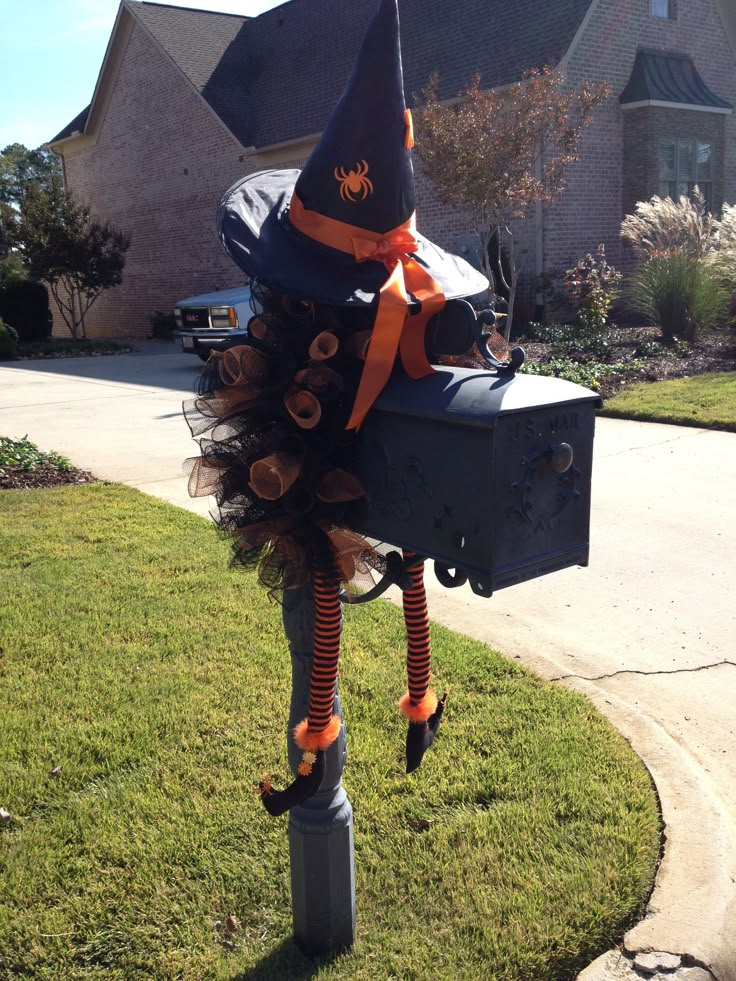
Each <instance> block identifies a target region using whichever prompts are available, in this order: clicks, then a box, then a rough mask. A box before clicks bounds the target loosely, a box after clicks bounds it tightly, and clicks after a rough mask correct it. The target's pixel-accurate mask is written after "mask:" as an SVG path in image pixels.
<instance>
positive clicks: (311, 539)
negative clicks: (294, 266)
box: [184, 284, 385, 595]
mask: <svg viewBox="0 0 736 981" xmlns="http://www.w3.org/2000/svg"><path fill="white" fill-rule="evenodd" d="M251 296H252V300H251V304H252V309H253V317H252V318H251V320H250V322H249V336H248V337H247V338H246V339H245V340H244V341H243V343H241V344H239V345H237V346H236V347H233V348H231V349H229V350H227V351H224V352H213V354H212V355H211V357H210V359H209V360H208V362H207V363H206V365H205V366H204V368H203V370H202V373H201V376H200V378H199V380H198V384H197V389H196V397H195V398H194V399H192V400H190V401H188V402H186V403H185V404H184V415H185V418H186V420H187V423H188V424H189V427H190V429H191V432H192V435H193V436H194V437H196V438H199V446H200V456H199V457H196V458H194V459H191V460H188V461H187V463H186V467H187V469H188V472H189V493H190V494H191V495H192V496H193V497H199V496H207V495H214V498H215V502H216V505H217V507H216V511H215V512H214V513H213V517H214V518H215V521H216V522H217V524H218V526H219V528H220V529H221V530H222V532H223V533H224V534H226V535H227V536H228V537H229V538H230V539H231V540H232V546H233V562H234V563H236V564H238V565H242V566H244V567H246V568H254V567H255V568H257V569H258V574H259V578H260V581H261V583H262V584H263V585H264V586H265V587H266V588H267V589H268V590H269V591H271V593H272V594H273V595H277V594H279V593H280V592H281V591H283V590H284V589H289V588H294V587H297V586H301V585H304V584H305V583H307V582H308V581H309V580H310V577H311V574H312V571H313V570H314V569H315V568H317V567H320V568H323V569H324V568H336V569H337V570H338V575H339V578H340V580H341V582H344V583H351V584H352V587H353V588H354V587H356V586H357V587H358V588H366V587H367V586H369V585H371V584H372V576H373V573H374V572H379V573H380V572H383V571H384V570H385V559H384V557H383V556H382V554H381V553H380V551H379V550H378V549H376V548H375V547H374V546H373V545H371V544H369V543H368V542H367V541H366V540H365V539H363V538H362V537H361V536H359V535H357V534H356V533H355V532H353V531H351V530H350V525H351V516H354V515H355V514H356V511H357V509H359V508H361V507H363V506H364V492H363V489H362V487H361V486H360V484H359V482H358V481H357V479H356V478H355V476H354V475H353V474H351V473H350V461H351V455H352V453H353V452H354V448H355V441H356V439H358V438H359V436H357V435H356V434H355V433H352V432H350V433H348V432H346V431H345V426H346V424H347V421H348V419H349V417H350V412H351V410H352V406H353V402H354V400H355V393H356V391H357V387H358V383H359V380H360V376H361V373H362V369H363V364H364V362H363V360H362V358H361V352H362V350H363V349H364V346H365V345H364V344H361V336H362V334H365V331H366V330H367V329H368V328H370V326H371V324H372V319H373V313H372V311H370V310H369V311H353V310H350V311H347V312H346V311H342V310H339V309H336V308H325V307H316V306H315V305H313V304H311V303H305V302H303V301H300V300H294V299H292V298H290V297H285V296H282V295H279V294H275V293H272V292H270V291H268V290H266V289H263V288H261V287H259V286H258V285H257V284H253V285H252V287H251ZM361 332H362V334H361Z"/></svg>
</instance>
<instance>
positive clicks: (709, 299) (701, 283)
mask: <svg viewBox="0 0 736 981" xmlns="http://www.w3.org/2000/svg"><path fill="white" fill-rule="evenodd" d="M626 295H627V299H628V301H629V305H630V306H631V308H632V309H633V310H634V311H636V312H637V313H639V314H643V315H644V316H645V317H647V318H648V319H649V320H650V321H651V322H652V323H655V324H658V325H659V326H660V328H661V330H662V337H663V339H664V341H665V343H667V344H674V343H675V342H676V341H677V340H685V341H693V340H694V339H695V338H696V336H697V334H698V332H699V331H702V330H707V329H708V328H710V327H713V326H715V325H716V324H717V323H719V322H721V321H723V320H724V319H725V316H726V311H727V309H728V302H729V297H730V293H729V291H728V289H727V286H726V283H725V282H724V277H723V267H722V266H721V265H720V264H718V263H715V262H712V261H707V260H705V259H702V258H700V257H698V256H694V255H689V254H688V253H687V252H685V251H684V250H682V249H670V250H667V251H663V252H656V253H653V254H652V255H651V256H650V257H649V258H648V259H644V260H643V261H642V262H641V264H640V265H639V267H638V268H637V269H636V271H635V272H634V273H633V275H632V276H631V277H630V279H629V281H628V286H627V291H626Z"/></svg>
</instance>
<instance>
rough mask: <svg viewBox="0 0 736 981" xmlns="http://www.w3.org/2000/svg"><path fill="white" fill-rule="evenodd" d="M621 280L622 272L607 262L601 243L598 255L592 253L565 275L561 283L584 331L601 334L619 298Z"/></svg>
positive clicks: (580, 260)
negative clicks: (609, 313)
mask: <svg viewBox="0 0 736 981" xmlns="http://www.w3.org/2000/svg"><path fill="white" fill-rule="evenodd" d="M621 279H622V276H621V273H620V272H617V270H616V269H614V267H613V266H609V264H608V262H607V261H606V251H605V247H604V245H603V243H602V242H601V244H600V245H599V246H598V250H597V251H596V253H595V255H591V253H590V252H589V253H588V254H587V255H584V256H583V257H582V259H579V260H578V262H577V264H576V265H575V266H573V267H572V269H568V270H567V271H566V272H565V275H564V276H563V279H562V283H563V286H564V289H565V292H566V293H567V295H568V296H569V297H570V299H571V300H572V301H573V303H574V305H575V309H576V310H577V315H578V318H579V320H580V323H581V325H582V327H583V329H584V331H586V332H588V331H590V332H593V333H595V332H598V333H600V332H602V331H603V330H604V329H605V328H606V327H607V326H608V311H609V310H610V309H611V306H612V305H613V302H614V301H615V299H616V298H617V297H618V295H619V290H618V286H619V284H620V282H621Z"/></svg>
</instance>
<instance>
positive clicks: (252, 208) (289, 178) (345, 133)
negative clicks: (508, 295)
mask: <svg viewBox="0 0 736 981" xmlns="http://www.w3.org/2000/svg"><path fill="white" fill-rule="evenodd" d="M412 145H413V136H412V126H411V115H410V113H409V112H408V111H407V109H406V102H405V99H404V86H403V76H402V67H401V47H400V40H399V15H398V10H397V5H396V0H380V5H379V8H378V11H377V13H376V15H375V17H374V19H373V21H372V22H371V24H370V26H369V28H368V31H367V34H366V36H365V38H364V41H363V44H362V47H361V49H360V52H359V54H358V58H357V61H356V63H355V66H354V69H353V72H352V74H351V76H350V78H349V80H348V82H347V85H346V87H345V91H344V92H343V94H342V97H341V98H340V101H339V102H338V104H337V106H336V107H335V110H334V112H333V113H332V116H331V118H330V120H329V122H328V124H327V127H326V129H325V131H324V133H323V134H322V137H321V139H320V141H319V143H318V145H317V146H316V147H315V149H314V151H313V152H312V154H311V156H310V157H309V159H308V161H307V163H306V164H305V166H304V169H303V170H302V171H301V172H300V171H298V170H267V171H261V172H259V173H255V174H250V175H249V176H247V177H245V178H243V179H242V180H240V181H238V183H236V184H235V185H234V186H233V187H232V188H230V190H229V191H228V192H227V193H226V195H225V197H224V198H223V200H222V203H221V205H220V208H219V211H218V229H219V232H220V237H221V239H222V242H223V244H224V246H225V249H226V250H227V252H228V253H229V254H230V256H231V257H232V259H233V260H234V261H235V262H236V264H237V265H238V266H240V268H241V269H243V270H244V271H245V272H246V273H248V275H249V276H251V277H252V278H253V279H255V280H257V281H259V282H261V283H263V284H264V285H266V286H268V287H271V288H273V289H276V290H278V291H279V292H283V293H286V294H289V295H291V296H296V297H300V298H303V299H308V300H312V301H315V302H317V303H327V304H331V305H335V306H352V305H353V304H357V305H360V306H366V305H368V306H371V305H374V304H377V303H378V300H379V293H380V291H381V287H382V286H384V284H385V283H386V279H387V274H386V267H387V263H386V262H384V261H383V259H384V254H383V253H381V252H380V251H379V252H378V253H377V254H374V255H369V256H367V257H366V256H365V255H363V256H360V257H358V256H356V253H355V251H354V250H353V249H350V250H349V251H348V249H349V248H350V238H351V230H353V231H354V232H356V233H357V237H358V238H360V237H361V236H360V232H361V231H363V232H366V233H368V235H369V236H370V238H371V240H372V241H376V240H377V239H380V238H381V236H384V235H385V234H386V233H389V232H393V231H396V230H397V229H402V228H405V227H407V226H411V232H412V236H413V238H414V239H415V242H416V249H415V250H413V252H412V255H413V259H414V260H415V262H416V264H417V266H419V267H421V269H423V270H424V271H425V272H426V273H427V274H428V275H429V276H430V277H431V278H432V280H434V282H435V283H436V284H437V286H438V287H439V288H440V290H441V292H442V294H444V297H445V298H446V299H453V298H456V297H464V296H471V295H473V294H476V293H479V292H482V291H483V290H485V289H486V288H487V286H488V283H487V280H486V278H485V277H484V276H483V275H482V274H481V273H479V272H478V271H477V270H475V269H473V268H472V267H471V266H470V265H469V264H468V263H466V262H465V261H464V260H463V259H460V258H459V257H457V256H454V255H451V254H449V253H447V252H445V251H443V250H442V249H440V248H439V247H438V246H436V245H433V244H432V242H430V241H428V240H427V239H425V238H424V237H423V236H421V235H419V234H417V233H416V231H415V229H414V228H413V216H414V208H415V190H414V171H413V167H412V161H411V146H412ZM320 219H324V221H320ZM325 226H326V227H325ZM366 258H367V260H368V261H365V260H366ZM407 294H408V296H407V300H408V306H409V310H410V311H411V312H413V311H414V310H416V309H417V308H418V303H417V296H416V294H415V293H414V292H413V290H412V285H411V283H407Z"/></svg>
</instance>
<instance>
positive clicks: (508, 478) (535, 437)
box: [493, 401, 595, 589]
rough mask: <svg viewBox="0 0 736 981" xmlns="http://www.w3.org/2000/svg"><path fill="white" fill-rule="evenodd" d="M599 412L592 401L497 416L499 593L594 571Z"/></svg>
mask: <svg viewBox="0 0 736 981" xmlns="http://www.w3.org/2000/svg"><path fill="white" fill-rule="evenodd" d="M594 408H595V407H594V404H593V403H592V402H590V401H588V402H581V403H577V404H576V403H566V404H564V405H558V406H551V407H542V408H535V409H533V410H530V411H529V412H515V413H509V414H502V415H500V416H499V418H498V421H497V424H496V440H495V446H494V468H493V471H494V481H493V487H494V495H493V499H494V501H495V502H496V508H495V516H496V525H495V532H494V544H493V558H494V589H501V588H503V587H504V586H510V585H513V584H514V583H517V582H523V581H525V580H527V579H534V578H536V577H537V576H541V575H545V574H546V573H548V572H554V571H556V570H558V569H564V568H567V567H568V566H571V565H587V564H588V549H589V538H590V482H591V470H592V463H593V434H594V427H595V411H594ZM570 453H571V455H572V461H571V462H570V460H569V456H570ZM568 463H569V467H568V468H567V469H563V468H564V467H565V466H566V464H568Z"/></svg>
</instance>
